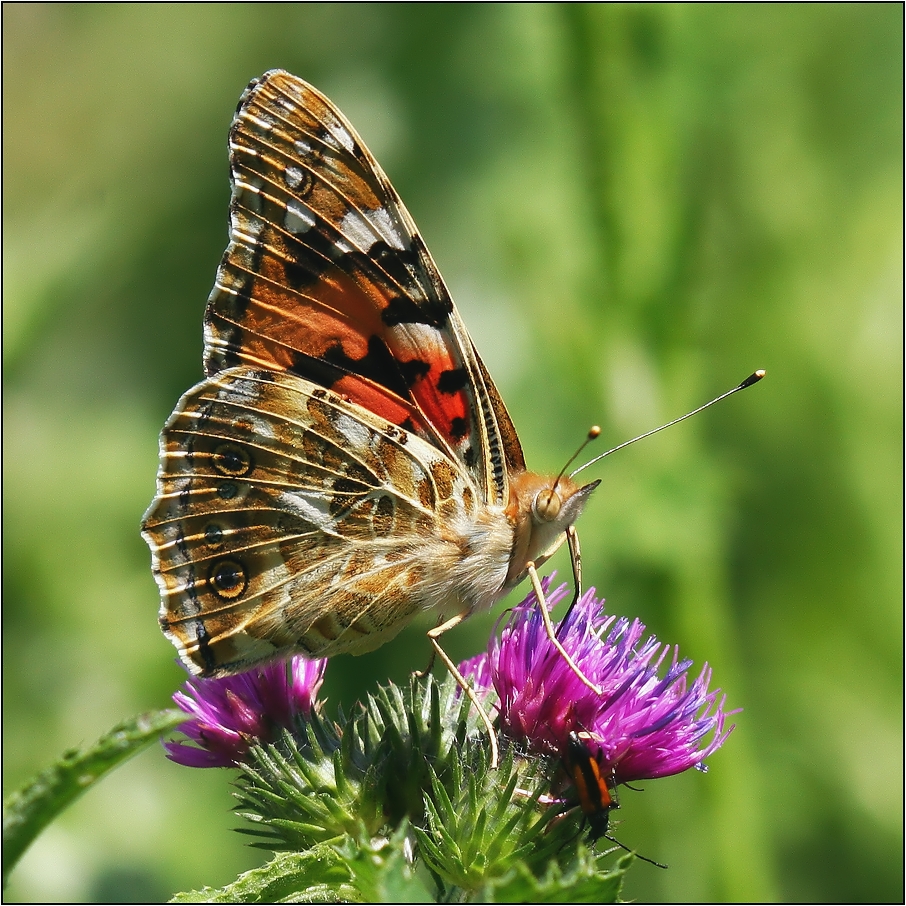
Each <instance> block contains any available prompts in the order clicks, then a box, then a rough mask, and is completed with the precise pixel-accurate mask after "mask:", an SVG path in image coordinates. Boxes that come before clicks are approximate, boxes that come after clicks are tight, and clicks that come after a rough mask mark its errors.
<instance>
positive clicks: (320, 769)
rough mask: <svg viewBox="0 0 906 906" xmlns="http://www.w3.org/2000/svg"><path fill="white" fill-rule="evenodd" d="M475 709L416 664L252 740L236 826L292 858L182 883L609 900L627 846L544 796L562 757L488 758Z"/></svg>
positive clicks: (410, 895)
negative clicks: (226, 877)
mask: <svg viewBox="0 0 906 906" xmlns="http://www.w3.org/2000/svg"><path fill="white" fill-rule="evenodd" d="M472 710H473V709H470V708H469V706H468V699H466V698H465V697H464V696H463V695H461V693H460V692H459V690H458V688H457V686H456V683H455V682H454V681H453V679H452V677H449V676H448V677H446V678H445V679H444V681H443V682H442V683H440V684H438V683H436V682H434V680H433V679H432V678H431V677H423V678H418V679H416V678H414V677H413V678H411V679H410V681H409V683H408V684H407V686H406V687H405V688H404V689H402V690H400V689H398V688H397V687H395V686H385V687H383V688H381V690H380V691H379V692H378V694H377V695H374V696H371V697H370V698H369V700H368V702H367V705H365V706H363V707H360V708H357V709H356V710H355V712H354V713H353V714H352V716H351V717H350V718H349V719H348V720H347V719H345V718H344V717H342V716H341V718H340V721H339V723H338V724H336V725H331V724H328V723H327V722H326V720H325V719H324V718H323V717H318V716H315V717H313V719H312V720H311V722H310V723H306V724H301V725H300V726H299V727H298V728H297V729H296V730H295V731H294V732H292V733H291V732H289V731H285V732H284V733H283V734H282V735H281V737H280V738H279V739H278V740H277V741H276V742H274V743H270V744H267V745H261V746H255V747H253V748H252V749H251V751H250V753H249V758H250V761H251V764H250V765H248V766H245V767H244V768H243V769H242V771H241V773H240V776H239V779H238V781H237V786H238V788H239V792H238V793H237V798H238V799H239V805H238V806H237V808H236V812H237V814H239V815H240V816H241V817H242V818H244V819H246V820H247V821H248V822H249V823H250V827H246V828H239V830H240V831H242V832H244V833H246V834H249V835H251V836H252V838H253V840H254V843H253V845H255V846H257V847H260V848H264V849H269V850H273V851H281V850H291V851H293V852H294V853H295V854H296V855H297V856H298V857H299V858H298V859H291V860H288V861H287V860H283V859H279V858H278V859H276V860H273V861H271V862H270V863H269V864H268V865H267V866H265V867H264V868H262V869H260V870H258V871H256V872H252V873H249V874H246V875H243V876H242V877H240V878H239V880H238V881H236V882H235V883H233V884H230V885H228V886H227V887H225V888H223V889H221V890H217V891H212V890H204V891H200V892H195V893H192V894H187V895H184V896H188V897H192V898H196V897H201V898H202V899H204V900H205V901H209V902H214V901H218V898H227V899H229V898H232V899H233V900H234V901H236V902H259V901H260V898H265V897H271V898H273V899H276V900H277V901H281V902H282V901H292V902H297V901H300V902H301V901H305V902H309V901H312V900H313V899H314V900H316V899H318V898H321V899H324V900H327V901H328V902H335V901H336V900H337V899H342V898H347V899H352V900H353V901H355V902H381V903H386V902H500V903H503V902H523V901H525V899H526V898H529V899H530V900H531V901H532V902H585V901H586V898H587V901H588V902H615V901H616V899H615V898H616V896H617V895H618V893H619V890H620V886H621V883H622V879H623V876H624V874H625V872H626V869H627V867H628V866H629V864H630V863H631V860H628V861H626V860H624V861H621V863H620V864H619V866H618V867H617V868H616V869H613V868H611V867H610V866H609V865H606V864H605V860H606V859H607V856H608V855H609V853H604V854H602V855H598V854H597V853H595V852H594V851H592V850H589V849H588V848H587V847H586V846H585V845H584V844H583V843H582V842H581V839H580V836H581V835H580V832H579V823H580V822H581V816H580V815H579V813H578V810H576V809H573V810H571V813H570V814H569V815H564V814H563V813H564V806H563V803H559V802H558V803H554V804H549V805H547V806H544V805H542V804H541V803H542V802H544V801H545V800H544V798H543V797H544V796H547V795H549V794H550V791H551V788H552V782H553V777H554V775H555V774H556V773H557V771H558V770H559V762H558V759H556V758H538V757H534V758H529V757H526V756H522V755H519V754H518V753H517V752H515V751H514V750H513V749H512V748H509V749H507V751H506V752H505V755H504V759H503V761H502V763H501V764H500V765H499V767H498V768H496V769H493V770H492V769H491V768H490V764H489V750H490V747H489V746H488V744H487V739H486V738H485V737H484V735H483V733H484V729H483V725H482V724H481V723H480V721H479V720H478V718H477V717H476V716H475V715H474V714H472ZM401 778H406V782H405V783H404V784H401V783H400V779H401ZM328 849H329V850H330V851H329V852H328ZM350 891H355V893H354V894H353V893H351V892H350ZM576 897H579V899H578V900H576ZM180 900H181V901H182V900H183V897H181V898H180Z"/></svg>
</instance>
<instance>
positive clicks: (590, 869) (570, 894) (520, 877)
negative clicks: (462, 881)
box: [478, 850, 635, 903]
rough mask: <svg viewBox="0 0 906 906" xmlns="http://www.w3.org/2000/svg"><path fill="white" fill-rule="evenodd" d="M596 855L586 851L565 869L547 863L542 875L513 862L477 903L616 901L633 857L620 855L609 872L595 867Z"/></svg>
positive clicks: (485, 889) (596, 862)
mask: <svg viewBox="0 0 906 906" xmlns="http://www.w3.org/2000/svg"><path fill="white" fill-rule="evenodd" d="M600 858H602V857H595V856H594V855H593V854H592V853H590V852H588V851H587V850H586V851H585V857H584V858H580V859H579V860H578V861H577V863H575V864H574V866H573V867H572V868H571V869H570V870H569V871H565V872H564V871H561V870H560V867H559V866H558V865H557V863H556V862H551V863H550V866H549V868H548V870H547V873H546V874H545V875H544V877H543V878H538V877H536V876H535V875H533V874H532V872H531V871H530V870H529V869H528V867H527V866H526V865H525V864H524V863H522V862H517V863H516V864H515V865H514V866H513V870H512V871H510V872H509V873H508V874H507V875H506V876H505V877H503V878H500V879H496V880H494V881H493V882H492V883H490V884H488V885H487V886H486V887H485V888H484V890H483V891H482V892H481V896H480V897H479V898H478V902H481V901H483V902H486V903H619V902H620V889H621V888H622V886H623V878H624V876H625V874H626V871H627V869H628V868H629V866H630V865H631V864H632V862H633V861H634V859H635V857H634V856H632V855H628V856H624V857H623V858H622V859H620V860H619V862H618V863H617V867H616V868H615V869H613V870H611V871H602V870H600V869H599V868H598V861H599V859H600Z"/></svg>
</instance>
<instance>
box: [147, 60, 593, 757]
mask: <svg viewBox="0 0 906 906" xmlns="http://www.w3.org/2000/svg"><path fill="white" fill-rule="evenodd" d="M230 172H231V183H232V200H231V204H230V242H229V245H228V247H227V249H226V252H225V253H224V255H223V259H222V261H221V263H220V267H219V269H218V271H217V276H216V279H215V284H214V289H213V291H212V292H211V295H210V297H209V299H208V304H207V309H206V311H205V317H204V339H205V343H204V369H205V374H206V377H205V380H203V381H202V382H201V383H199V384H197V385H196V386H195V387H193V388H192V389H190V390H189V391H188V392H186V393H185V394H184V395H183V397H182V398H181V399H180V400H179V402H178V403H177V405H176V408H175V409H174V411H173V413H172V415H171V416H170V418H169V419H168V421H167V423H166V425H165V426H164V429H163V431H162V433H161V439H160V468H159V472H158V478H157V493H156V495H155V498H154V500H153V502H152V504H151V506H150V508H149V509H148V511H147V513H146V514H145V517H144V520H143V523H142V534H143V536H144V538H145V540H146V541H147V542H148V545H149V546H150V548H151V554H152V571H153V573H154V577H155V579H156V581H157V584H158V587H159V590H160V595H161V608H160V625H161V628H162V630H163V632H164V634H165V635H166V636H167V637H168V638H169V639H170V640H171V641H172V642H173V644H174V645H175V646H176V648H177V651H178V652H179V656H180V658H181V659H182V661H183V663H184V664H185V665H186V667H187V668H188V669H189V670H190V671H191V672H192V673H194V674H196V675H200V676H205V677H217V676H226V675H230V674H233V673H237V672H240V671H243V670H247V669H249V668H250V667H253V666H255V665H258V664H261V663H264V662H267V661H272V660H276V659H278V658H283V657H287V656H288V655H290V654H298V653H302V654H305V655H306V656H309V657H313V658H325V657H331V656H333V655H336V654H343V653H350V654H362V653H364V652H367V651H371V650H373V649H375V648H377V647H379V646H380V645H382V644H383V643H384V642H386V641H388V640H389V639H391V638H392V637H393V636H395V635H396V634H397V633H398V632H399V631H400V630H401V629H402V628H403V627H404V626H405V625H406V624H408V623H409V622H410V621H411V620H412V619H413V618H414V617H415V616H416V615H418V614H419V613H422V612H428V613H430V614H431V615H432V616H433V618H434V619H435V620H436V625H435V628H433V629H432V630H431V631H430V632H429V633H428V636H429V638H430V640H431V643H432V645H433V648H434V651H435V652H436V654H437V655H438V656H439V657H440V658H441V660H442V661H443V663H444V664H445V665H446V667H447V668H448V669H449V670H450V672H451V673H452V674H453V675H454V676H455V677H456V679H457V681H458V682H459V683H460V685H462V687H463V689H464V690H465V692H466V694H467V695H468V696H469V698H470V699H471V700H472V702H473V703H474V704H475V705H476V707H477V708H478V710H479V712H480V713H481V716H482V719H483V720H484V722H485V725H486V726H487V728H488V730H489V732H490V734H491V746H492V750H493V751H492V761H493V762H494V763H496V761H497V749H496V741H495V739H494V734H493V729H492V725H491V722H490V719H489V718H488V716H487V714H486V713H485V712H484V710H483V709H482V707H481V705H480V703H479V702H478V700H477V698H476V697H475V695H474V693H473V692H472V690H471V689H470V688H469V686H468V684H467V683H466V682H465V680H464V679H463V678H462V676H461V675H460V674H459V672H458V671H457V669H456V666H455V664H454V663H453V662H452V661H451V660H450V658H449V657H448V656H447V655H446V653H445V652H444V651H443V649H442V648H441V646H440V644H439V642H438V638H439V637H440V636H441V635H442V634H443V633H444V632H446V631H447V630H449V629H451V628H453V627H454V626H456V625H457V624H458V623H459V622H461V621H462V620H463V619H465V618H466V617H468V616H469V615H470V614H472V613H474V612H476V611H482V610H485V609H487V608H489V607H491V606H492V605H493V604H495V603H496V602H497V601H498V600H499V599H500V598H502V597H503V596H504V595H505V594H506V593H507V592H508V591H509V590H510V589H511V588H513V587H515V586H516V585H518V584H519V583H520V582H522V581H523V580H524V579H525V578H526V577H528V578H529V579H530V580H531V583H532V587H533V588H534V589H535V590H536V592H537V593H538V595H539V597H541V596H542V593H541V585H540V581H539V579H538V574H537V567H538V566H539V565H540V564H542V563H544V562H545V561H546V560H547V559H548V558H549V557H550V556H551V555H552V554H553V553H554V551H555V550H557V548H559V547H560V545H561V544H562V543H563V541H564V540H565V539H567V538H568V539H569V546H570V550H571V552H572V555H573V562H574V569H575V573H576V579H577V584H578V579H579V572H578V540H577V536H576V534H575V531H574V529H573V524H574V523H575V521H576V520H577V519H578V517H579V515H580V513H581V512H582V509H583V508H584V506H585V505H586V503H587V501H588V499H589V497H590V495H591V493H592V491H593V490H594V489H595V487H597V485H598V481H592V482H590V483H588V484H585V485H579V484H577V483H576V482H574V481H573V480H572V478H571V477H569V476H567V475H565V474H561V475H558V476H556V477H553V476H547V475H541V474H538V473H536V472H532V471H530V470H528V469H527V468H526V463H525V457H524V455H523V452H522V446H521V444H520V442H519V438H518V436H517V433H516V429H515V427H514V425H513V423H512V421H511V420H510V417H509V415H508V414H507V411H506V407H505V406H504V404H503V401H502V399H501V396H500V394H499V392H498V391H497V389H496V387H495V386H494V383H493V381H492V380H491V377H490V375H489V374H488V371H487V369H486V368H485V366H484V364H483V363H482V361H481V358H480V357H479V355H478V353H477V351H476V349H475V346H474V345H473V343H472V340H471V338H470V337H469V334H468V331H467V330H466V327H465V325H464V324H463V322H462V320H461V318H460V316H459V313H458V312H457V310H456V307H455V306H454V304H453V300H452V299H451V297H450V294H449V292H448V291H447V288H446V286H445V285H444V282H443V279H442V278H441V276H440V273H439V272H438V269H437V266H436V265H435V263H434V261H433V259H432V258H431V255H430V254H429V253H428V250H427V248H426V247H425V244H424V242H423V240H422V238H421V236H420V235H419V233H418V231H417V229H416V227H415V224H414V222H413V220H412V218H411V217H410V215H409V213H408V211H407V210H406V208H405V207H404V206H403V203H402V201H401V200H400V197H399V195H398V194H397V193H396V191H395V190H394V188H393V186H392V185H391V184H390V181H389V180H388V178H387V176H386V175H385V173H384V171H383V170H382V169H381V167H380V165H379V164H378V163H377V161H376V160H375V159H374V157H373V156H372V155H371V153H370V152H369V151H368V149H367V148H366V147H365V145H364V143H363V142H362V140H361V139H360V138H359V136H358V135H357V134H356V132H355V130H354V129H353V127H352V125H351V124H350V123H349V122H348V120H346V119H345V117H344V116H343V115H342V114H341V113H340V111H339V110H338V109H337V108H336V107H335V106H334V105H333V104H332V103H331V102H330V101H329V100H328V99H327V98H326V97H325V96H324V95H323V94H321V93H320V92H319V91H317V90H316V89H315V88H313V87H312V86H311V85H309V84H307V83H306V82H304V81H303V80H302V79H299V78H297V77H296V76H293V75H290V74H289V73H287V72H283V71H280V70H272V71H270V72H267V73H265V74H264V75H263V76H261V78H258V79H255V80H253V81H252V82H251V83H250V84H249V86H248V88H247V89H246V90H245V92H244V94H243V95H242V98H241V99H240V102H239V106H238V108H237V111H236V114H235V116H234V119H233V124H232V127H231V129H230ZM574 474H575V473H574ZM544 616H545V620H546V625H547V627H548V632H549V634H551V635H552V630H551V629H550V621H549V619H548V618H547V614H546V611H544ZM553 643H554V645H555V646H556V647H557V648H558V650H559V651H560V653H561V656H562V657H564V658H565V659H566V660H567V661H568V662H569V663H570V666H571V668H572V669H573V670H574V671H575V672H576V673H577V675H578V676H580V678H581V680H582V681H583V682H584V683H585V684H586V685H587V686H589V687H590V688H592V689H594V688H595V687H594V686H593V684H592V683H591V681H590V680H588V679H587V677H585V676H584V675H582V674H581V671H579V670H578V668H577V667H576V666H575V664H573V663H572V662H571V661H570V660H569V658H568V655H567V654H566V653H565V651H564V650H563V648H562V646H561V645H560V643H559V642H558V641H557V640H556V639H555V638H553Z"/></svg>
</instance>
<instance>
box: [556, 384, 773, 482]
mask: <svg viewBox="0 0 906 906" xmlns="http://www.w3.org/2000/svg"><path fill="white" fill-rule="evenodd" d="M766 373H767V372H765V370H764V369H763V368H760V369H759V370H758V371H756V372H754V373H753V374H750V375H749V376H748V377H747V378H746V379H745V380H744V381H743V382H742V383H741V384H739V385H738V386H736V387H734V388H733V389H732V390H728V391H727V392H726V393H722V394H721V395H720V396H718V397H715V398H714V399H713V400H711V401H710V402H708V403H705V404H704V406H699V407H698V408H697V409H693V410H692V411H691V412H687V413H686V414H685V415H681V416H680V417H679V418H675V419H673V421H672V422H667V424H666V425H661V426H660V428H655V429H654V430H652V431H646V432H645V433H644V434H640V435H639V436H638V437H633V438H632V440H627V441H624V442H623V443H621V444H619V445H617V446H616V447H614V448H613V449H612V450H607V451H606V452H605V453H601V454H600V455H599V456H596V457H595V458H594V459H590V460H589V461H588V462H587V463H585V465H582V466H579V468H578V469H576V471H575V472H573V473H571V474H570V476H569V477H570V478H575V476H576V475H578V474H579V473H580V472H581V471H582V470H583V469H587V468H588V467H589V466H593V465H594V464H595V463H596V462H600V460H602V459H603V458H604V457H605V456H610V454H611V453H616V452H617V450H622V449H623V447H628V446H629V445H630V444H634V443H635V442H636V441H637V440H643V439H644V438H646V437H651V435H652V434H657V433H658V431H663V430H664V428H670V427H672V426H673V425H676V424H678V423H679V422H682V421H685V420H686V419H687V418H691V417H692V416H693V415H697V414H698V413H699V412H701V411H702V410H703V409H707V408H708V407H709V406H713V405H714V404H715V403H719V402H720V401H721V400H724V399H726V398H727V397H728V396H732V395H733V394H734V393H739V391H740V390H745V389H746V387H751V386H752V384H757V383H758V382H759V381H760V380H761V379H762V378H763V377H764V376H765V374H766ZM592 430H594V429H592ZM599 431H600V429H599ZM595 437H597V434H596V435H595ZM591 439H592V438H591V432H589V440H591ZM585 443H588V441H586V442H585ZM582 446H583V447H584V446H585V444H583V445H582ZM581 449H582V447H579V450H581ZM578 452H579V451H577V452H576V455H578ZM575 458H576V457H575V456H573V458H572V459H571V460H570V461H569V462H570V463H571V462H572V461H573V459H575ZM568 465H569V463H567V466H568ZM558 480H559V479H558Z"/></svg>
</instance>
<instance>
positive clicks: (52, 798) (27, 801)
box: [3, 710, 187, 885]
mask: <svg viewBox="0 0 906 906" xmlns="http://www.w3.org/2000/svg"><path fill="white" fill-rule="evenodd" d="M186 719H187V718H186V715H185V714H184V713H183V712H182V711H176V710H167V711H151V712H149V713H147V714H139V715H138V716H137V717H133V718H131V719H130V720H126V721H123V723H120V724H117V725H116V726H115V727H114V728H113V729H112V730H111V731H110V732H109V733H105V734H104V735H103V736H102V737H101V738H100V739H99V740H98V741H97V742H95V743H94V744H93V745H90V746H86V747H84V748H81V749H71V750H69V751H68V752H64V753H63V755H62V756H61V758H60V760H59V761H58V762H57V763H56V764H54V765H52V766H51V767H49V768H47V769H46V770H44V771H42V772H41V773H40V774H38V775H37V776H36V777H34V778H33V779H32V780H30V781H29V782H28V783H27V784H26V785H25V786H23V787H22V788H21V789H19V790H17V791H16V792H14V793H12V794H10V795H9V796H8V797H7V799H6V801H5V802H4V804H3V883H4V885H5V884H6V881H7V878H8V877H9V873H10V872H11V871H12V869H13V867H14V866H15V864H16V863H17V862H18V861H19V859H20V858H21V856H22V853H24V852H25V850H26V849H27V848H28V847H29V845H30V844H31V842H32V840H34V839H35V837H37V836H38V834H39V833H41V831H42V830H43V829H44V828H45V827H46V826H47V825H48V824H49V823H50V822H51V821H52V820H53V819H54V818H55V817H56V816H57V815H59V814H60V812H62V811H63V809H65V808H66V806H68V805H69V804H70V803H71V802H73V801H74V800H76V799H77V798H78V797H79V796H81V794H82V793H84V792H85V790H87V789H88V787H90V786H91V785H92V784H93V783H95V782H96V781H98V780H99V779H100V778H101V777H103V776H104V774H106V773H107V772H108V771H111V770H113V768H115V767H116V766H117V765H120V764H122V763H123V762H124V761H126V760H127V759H128V758H131V757H132V756H133V755H135V754H136V752H139V751H141V750H142V749H143V748H145V746H147V745H148V744H149V743H152V742H154V740H156V739H157V738H158V737H159V736H160V735H161V733H165V732H167V730H172V729H174V728H175V727H176V726H178V725H179V724H181V723H183V722H184V721H185V720H186Z"/></svg>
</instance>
